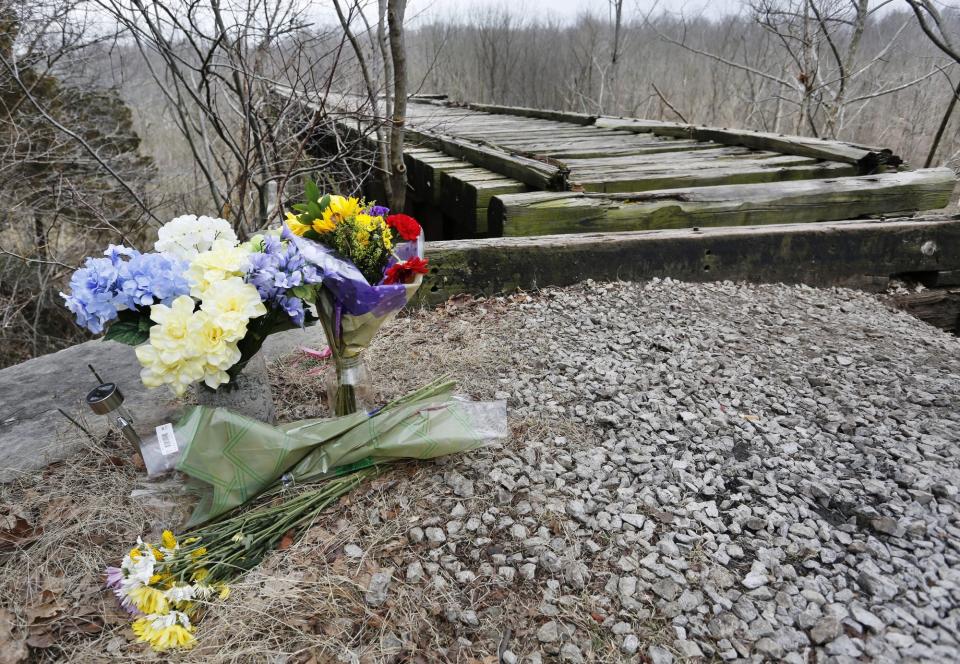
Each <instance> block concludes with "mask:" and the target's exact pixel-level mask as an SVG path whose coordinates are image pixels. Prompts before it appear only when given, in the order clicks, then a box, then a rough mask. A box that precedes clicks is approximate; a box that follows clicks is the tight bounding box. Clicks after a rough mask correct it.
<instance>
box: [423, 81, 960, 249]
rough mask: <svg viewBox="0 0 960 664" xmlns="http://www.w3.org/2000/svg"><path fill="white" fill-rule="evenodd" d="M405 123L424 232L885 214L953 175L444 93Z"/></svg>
mask: <svg viewBox="0 0 960 664" xmlns="http://www.w3.org/2000/svg"><path fill="white" fill-rule="evenodd" d="M407 136H408V145H409V148H408V151H407V156H406V163H407V168H408V175H409V183H410V194H411V197H412V200H413V201H414V204H415V205H416V207H417V212H418V213H419V214H420V215H421V216H424V217H425V218H428V219H429V218H431V216H433V218H434V224H428V226H429V227H430V228H431V231H432V232H431V235H432V236H433V237H432V238H431V239H445V240H446V239H461V238H473V237H499V236H527V235H544V234H557V233H580V232H596V231H628V230H648V229H666V228H689V227H706V226H742V225H756V224H767V223H786V222H817V221H827V220H839V219H853V218H862V217H869V216H891V215H897V214H904V213H910V212H914V211H917V210H927V209H935V208H941V207H944V206H945V205H947V203H948V201H949V198H950V195H951V192H952V191H953V188H954V186H955V185H956V177H955V175H954V174H953V172H952V171H950V170H949V169H923V170H907V168H906V167H905V166H904V164H903V163H902V160H901V159H900V158H899V157H897V156H896V155H894V154H892V153H891V151H890V150H886V149H881V148H871V147H864V146H859V145H852V144H849V143H843V142H840V141H826V140H818V139H811V138H804V137H796V136H781V135H777V134H768V133H760V132H751V131H744V130H727V129H718V128H710V127H701V126H695V125H686V124H677V123H668V122H656V121H647V120H636V119H624V118H613V117H596V116H590V115H583V114H577V113H563V112H557V111H544V110H538V109H528V108H513V107H504V106H491V105H485V104H455V103H451V102H447V101H445V100H442V99H425V100H416V99H415V100H414V101H413V102H412V103H410V104H409V107H408V120H407ZM438 221H439V223H438Z"/></svg>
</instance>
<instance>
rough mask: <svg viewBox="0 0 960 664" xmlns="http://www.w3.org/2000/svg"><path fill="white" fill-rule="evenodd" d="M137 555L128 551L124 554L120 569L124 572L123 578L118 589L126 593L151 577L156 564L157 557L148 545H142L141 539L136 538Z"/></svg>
mask: <svg viewBox="0 0 960 664" xmlns="http://www.w3.org/2000/svg"><path fill="white" fill-rule="evenodd" d="M136 550H138V551H139V552H140V555H139V556H136V557H134V556H131V555H130V554H129V553H128V554H127V555H126V556H124V558H123V562H122V563H121V564H120V569H121V570H123V572H124V579H123V581H121V583H120V590H121V591H122V592H123V593H124V594H127V593H129V592H130V591H131V590H133V589H134V588H139V587H140V586H145V585H147V584H148V583H150V579H151V578H153V570H154V567H155V566H156V564H157V559H156V557H154V555H153V551H151V550H150V547H148V546H143V541H142V540H141V539H140V538H139V537H138V538H137V549H136Z"/></svg>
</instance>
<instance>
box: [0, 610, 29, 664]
mask: <svg viewBox="0 0 960 664" xmlns="http://www.w3.org/2000/svg"><path fill="white" fill-rule="evenodd" d="M13 626H14V618H13V614H12V613H10V612H9V611H7V610H6V609H0V664H18V663H19V662H23V661H25V660H26V659H27V656H28V655H29V650H28V649H27V644H26V641H24V640H23V639H20V638H16V637H15V636H14V635H13Z"/></svg>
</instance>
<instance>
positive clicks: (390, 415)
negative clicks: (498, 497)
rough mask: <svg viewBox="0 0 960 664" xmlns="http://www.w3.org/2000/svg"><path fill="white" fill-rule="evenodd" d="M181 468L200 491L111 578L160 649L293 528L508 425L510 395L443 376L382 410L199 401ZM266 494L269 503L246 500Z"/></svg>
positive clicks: (188, 639)
mask: <svg viewBox="0 0 960 664" xmlns="http://www.w3.org/2000/svg"><path fill="white" fill-rule="evenodd" d="M175 433H176V436H177V439H178V440H179V441H182V443H183V445H182V448H183V452H182V456H181V457H180V459H179V462H178V463H177V469H178V470H180V471H182V472H183V473H185V474H186V475H188V476H189V478H190V481H191V483H192V484H193V485H194V487H195V489H196V490H197V493H198V494H199V496H200V500H199V502H198V504H197V506H196V508H195V510H194V512H193V515H192V516H191V517H190V521H189V522H188V530H187V532H185V533H183V534H182V535H180V536H179V537H174V535H173V533H172V532H170V531H166V532H165V533H164V535H163V538H162V541H161V542H160V543H159V544H158V545H156V546H154V545H152V544H149V543H147V544H144V543H143V542H138V543H137V546H136V547H135V548H134V549H132V550H131V551H130V552H129V554H128V555H127V556H126V557H125V558H124V560H123V563H122V564H121V566H120V567H119V568H114V567H111V568H108V569H107V572H106V574H107V584H108V586H109V587H110V588H112V589H113V590H114V592H115V593H116V594H117V596H118V598H119V599H120V602H121V604H122V605H123V606H124V607H125V608H126V609H127V610H128V611H130V612H131V613H133V614H134V615H135V616H136V619H135V621H134V623H133V629H134V632H135V634H136V635H137V638H138V639H139V640H141V641H145V642H148V643H150V645H151V646H152V647H153V648H154V649H156V650H165V649H168V648H174V647H189V646H190V645H192V643H193V641H194V629H195V628H194V623H195V622H196V620H197V619H198V618H199V617H200V614H201V612H202V610H203V608H204V606H205V605H206V604H207V603H208V602H209V601H210V600H212V599H214V598H216V597H220V598H225V597H226V596H227V594H228V593H229V589H228V586H227V583H228V582H229V581H230V580H231V579H233V578H234V577H236V576H237V575H239V574H242V573H243V572H245V571H247V570H249V569H251V568H253V567H254V566H256V565H257V564H259V563H260V561H261V560H263V558H264V557H265V556H266V555H267V554H268V553H269V552H270V551H272V550H273V549H275V548H276V547H277V544H278V542H280V541H281V539H282V538H285V537H293V536H294V535H295V534H296V533H297V532H298V531H299V530H300V529H301V528H302V527H303V526H304V525H306V524H308V523H310V522H311V521H313V519H314V518H315V517H316V516H317V515H318V514H319V513H320V512H321V511H323V510H324V509H325V508H326V507H328V506H329V505H331V504H332V503H333V502H335V501H336V500H337V499H338V498H339V497H340V496H342V495H344V494H345V493H347V492H348V491H350V490H351V489H353V488H354V487H356V486H357V485H359V484H360V483H361V482H363V481H364V480H366V479H368V478H370V477H373V476H375V475H376V474H378V473H379V472H381V471H382V470H383V469H384V468H385V466H386V465H387V464H389V463H390V462H394V461H400V460H404V459H432V458H436V457H439V456H444V455H448V454H453V453H456V452H463V451H468V450H472V449H475V448H477V447H479V446H481V445H483V444H484V443H485V442H486V441H489V440H492V439H496V438H503V437H505V436H506V435H507V424H506V404H505V403H504V402H502V401H498V402H473V401H467V400H463V399H459V398H457V397H455V396H454V394H453V384H452V383H450V382H444V381H436V382H434V383H431V384H429V385H426V386H425V387H423V388H421V389H420V390H417V391H416V392H413V393H411V394H409V395H407V396H405V397H403V398H401V399H397V400H395V401H393V402H391V403H389V404H387V405H385V406H384V407H383V408H380V409H378V410H377V411H374V412H373V413H370V414H367V413H361V412H358V413H353V414H351V415H348V416H344V417H337V418H333V419H329V420H319V419H314V420H305V421H302V422H294V423H291V424H284V425H281V426H277V427H272V426H269V425H267V424H264V423H262V422H258V421H256V420H253V419H250V418H246V417H243V416H241V415H237V414H235V413H231V412H229V411H227V410H224V409H222V408H214V409H211V408H206V407H203V406H197V407H195V408H193V409H192V410H191V411H190V412H188V413H187V415H186V416H185V417H184V418H183V419H182V420H181V422H180V423H179V424H178V425H177V427H176V429H175ZM258 497H259V498H260V506H259V507H256V508H254V509H251V510H247V511H243V510H237V511H235V512H233V513H232V514H230V515H229V516H228V513H229V512H230V511H231V510H234V509H235V508H238V507H241V506H242V505H244V504H245V503H247V502H249V501H251V500H253V499H254V498H258Z"/></svg>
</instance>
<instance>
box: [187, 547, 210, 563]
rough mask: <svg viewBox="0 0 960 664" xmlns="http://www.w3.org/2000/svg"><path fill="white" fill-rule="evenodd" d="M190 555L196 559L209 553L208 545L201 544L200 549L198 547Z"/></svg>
mask: <svg viewBox="0 0 960 664" xmlns="http://www.w3.org/2000/svg"><path fill="white" fill-rule="evenodd" d="M190 555H191V556H192V557H193V559H194V560H196V559H197V558H203V557H204V556H205V555H207V547H205V546H201V547H200V548H199V549H197V550H196V551H194V552H193V553H191V554H190Z"/></svg>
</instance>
